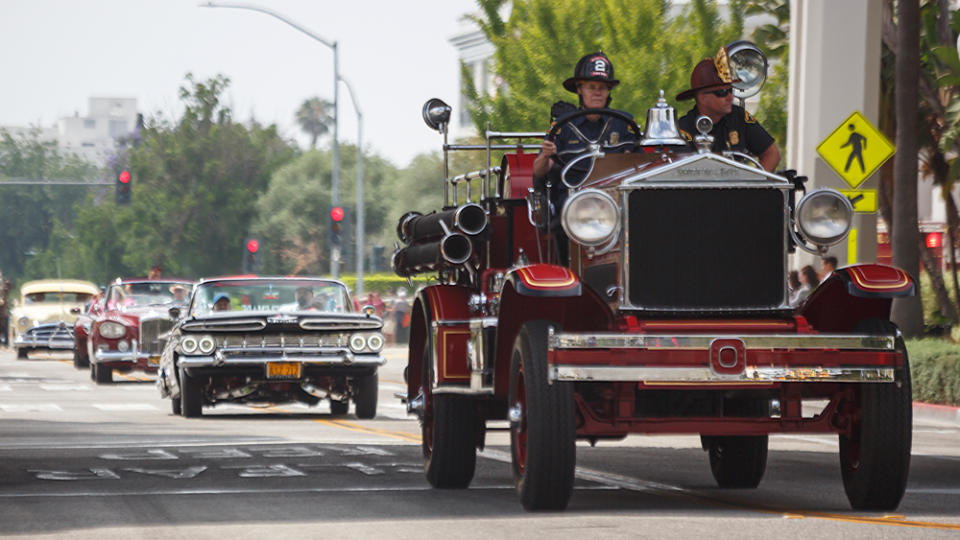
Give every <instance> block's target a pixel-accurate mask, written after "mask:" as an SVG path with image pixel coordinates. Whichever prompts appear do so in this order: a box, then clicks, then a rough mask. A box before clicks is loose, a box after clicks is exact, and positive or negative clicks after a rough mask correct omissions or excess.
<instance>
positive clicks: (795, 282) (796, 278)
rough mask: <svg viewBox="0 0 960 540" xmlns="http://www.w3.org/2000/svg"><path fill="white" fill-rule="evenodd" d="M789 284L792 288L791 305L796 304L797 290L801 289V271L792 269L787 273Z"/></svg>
mask: <svg viewBox="0 0 960 540" xmlns="http://www.w3.org/2000/svg"><path fill="white" fill-rule="evenodd" d="M787 286H788V287H789V289H790V305H791V306H795V305H796V302H795V301H794V300H795V299H796V296H797V291H799V290H800V272H799V271H797V270H791V271H790V273H789V274H787Z"/></svg>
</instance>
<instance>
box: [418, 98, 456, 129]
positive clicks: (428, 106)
mask: <svg viewBox="0 0 960 540" xmlns="http://www.w3.org/2000/svg"><path fill="white" fill-rule="evenodd" d="M451 110H452V109H451V108H450V106H449V105H447V104H446V103H444V102H443V100H442V99H438V98H432V99H429V100H427V102H426V103H424V104H423V121H424V122H426V123H427V125H428V126H430V129H432V130H434V131H440V132H443V131H444V130H445V129H446V126H447V124H448V123H449V122H450V111H451Z"/></svg>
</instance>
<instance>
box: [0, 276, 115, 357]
mask: <svg viewBox="0 0 960 540" xmlns="http://www.w3.org/2000/svg"><path fill="white" fill-rule="evenodd" d="M99 292H100V289H99V288H98V287H97V286H96V285H95V284H93V283H91V282H89V281H81V280H76V279H45V280H38V281H28V282H26V283H24V284H23V286H21V287H20V297H19V298H18V299H17V300H15V301H14V308H13V309H12V310H11V311H10V341H9V343H10V345H11V347H13V348H14V349H16V351H17V358H26V357H27V353H29V352H30V351H36V350H53V351H70V350H72V349H73V323H74V321H75V320H76V318H77V315H76V312H73V311H71V310H74V309H76V308H82V307H83V306H84V304H85V303H87V302H88V301H89V300H90V299H91V298H92V297H93V296H94V295H96V294H97V293H99Z"/></svg>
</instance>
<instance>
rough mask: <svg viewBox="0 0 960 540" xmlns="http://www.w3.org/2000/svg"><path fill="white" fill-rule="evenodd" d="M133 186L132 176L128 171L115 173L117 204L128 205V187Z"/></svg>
mask: <svg viewBox="0 0 960 540" xmlns="http://www.w3.org/2000/svg"><path fill="white" fill-rule="evenodd" d="M132 184H133V175H132V174H130V171H129V170H128V169H124V170H122V171H119V172H118V173H117V181H116V200H117V204H130V187H131V185H132Z"/></svg>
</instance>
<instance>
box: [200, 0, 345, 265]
mask: <svg viewBox="0 0 960 540" xmlns="http://www.w3.org/2000/svg"><path fill="white" fill-rule="evenodd" d="M198 5H199V6H200V7H208V8H232V9H248V10H250V11H259V12H260V13H264V14H267V15H270V16H271V17H274V18H276V19H280V20H281V21H283V22H285V23H287V24H289V25H290V26H292V27H294V28H296V29H297V30H299V31H301V32H303V33H304V34H306V35H308V36H310V37H311V38H313V39H315V40H317V41H319V42H320V43H323V44H324V45H326V46H327V47H329V48H330V49H331V50H333V174H332V177H331V181H330V184H331V185H330V201H331V206H337V205H338V204H340V146H339V124H340V121H339V118H340V113H339V95H340V92H339V87H340V84H339V81H340V60H339V54H338V53H337V42H336V41H328V40H326V39H324V38H323V37H321V36H319V35H317V34H315V33H314V32H312V31H310V30H308V29H306V28H304V27H303V26H300V25H299V24H297V23H296V22H294V21H292V20H290V19H288V18H286V17H284V16H283V15H281V14H279V13H277V12H275V11H273V10H270V9H267V8H265V7H260V6H256V5H253V4H241V3H234V2H201V3H200V4H198ZM354 106H356V103H354ZM358 114H359V113H358ZM330 273H331V274H332V275H333V277H334V278H339V277H340V259H339V255H338V256H337V257H330Z"/></svg>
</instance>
